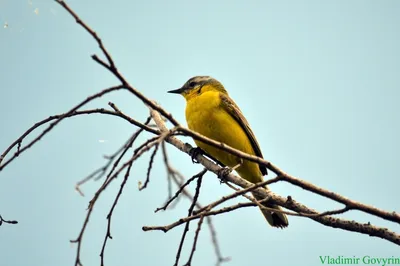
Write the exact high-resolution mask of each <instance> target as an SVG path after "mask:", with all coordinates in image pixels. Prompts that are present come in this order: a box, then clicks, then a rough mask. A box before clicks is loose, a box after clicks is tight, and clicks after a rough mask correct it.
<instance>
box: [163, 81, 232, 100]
mask: <svg viewBox="0 0 400 266" xmlns="http://www.w3.org/2000/svg"><path fill="white" fill-rule="evenodd" d="M207 91H218V92H221V93H224V94H228V92H227V91H226V90H225V88H224V86H223V85H222V84H221V82H219V81H218V80H216V79H214V78H212V77H210V76H196V77H193V78H191V79H189V80H188V81H186V83H185V84H183V86H182V87H181V88H179V89H176V90H171V91H168V92H169V93H177V94H180V95H182V96H183V97H185V99H186V101H188V100H190V99H192V98H194V97H197V96H200V95H201V94H203V93H205V92H207Z"/></svg>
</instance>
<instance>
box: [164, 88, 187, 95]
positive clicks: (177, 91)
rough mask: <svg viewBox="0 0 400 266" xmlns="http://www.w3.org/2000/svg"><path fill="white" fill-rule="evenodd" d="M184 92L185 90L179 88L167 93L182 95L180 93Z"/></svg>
mask: <svg viewBox="0 0 400 266" xmlns="http://www.w3.org/2000/svg"><path fill="white" fill-rule="evenodd" d="M184 90H185V89H184V88H183V87H182V88H179V89H176V90H171V91H168V93H176V94H182V92H183V91H184Z"/></svg>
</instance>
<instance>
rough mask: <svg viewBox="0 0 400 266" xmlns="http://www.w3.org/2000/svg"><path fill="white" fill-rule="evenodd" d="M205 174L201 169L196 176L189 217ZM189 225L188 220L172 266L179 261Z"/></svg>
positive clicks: (175, 265) (204, 170)
mask: <svg viewBox="0 0 400 266" xmlns="http://www.w3.org/2000/svg"><path fill="white" fill-rule="evenodd" d="M206 172H207V170H206V169H203V170H202V171H201V172H200V173H199V175H198V178H197V186H196V192H195V194H194V197H193V202H192V204H191V205H190V207H189V210H188V216H191V215H192V213H193V210H194V207H195V206H196V203H197V199H198V197H199V195H200V187H201V181H202V180H203V176H204V174H205V173H206ZM189 225H190V221H189V220H188V221H187V222H186V225H185V229H183V233H182V238H181V242H180V243H179V248H178V251H177V252H176V260H175V264H174V266H178V263H179V259H180V257H181V252H182V248H183V243H184V242H185V238H186V234H187V232H188V231H189Z"/></svg>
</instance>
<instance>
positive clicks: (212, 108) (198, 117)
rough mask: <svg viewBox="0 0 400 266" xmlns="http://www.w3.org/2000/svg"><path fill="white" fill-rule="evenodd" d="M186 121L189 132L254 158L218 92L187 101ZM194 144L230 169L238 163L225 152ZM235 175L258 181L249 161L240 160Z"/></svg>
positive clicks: (239, 127) (203, 144)
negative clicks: (221, 143) (191, 131)
mask: <svg viewBox="0 0 400 266" xmlns="http://www.w3.org/2000/svg"><path fill="white" fill-rule="evenodd" d="M186 120H187V123H188V126H189V128H190V129H191V130H194V131H196V132H198V133H200V134H202V135H204V136H206V137H209V138H211V139H213V140H216V141H219V142H223V143H225V144H227V145H229V146H231V147H233V148H236V149H238V150H241V151H243V152H246V153H249V154H252V155H255V152H254V150H253V147H252V145H251V142H250V140H249V138H248V136H247V135H246V132H245V131H244V130H243V128H242V127H241V126H240V125H239V123H238V122H237V121H236V120H235V119H234V118H233V116H232V115H230V114H229V113H228V111H227V110H225V109H224V108H223V107H222V105H221V99H220V92H218V91H206V92H204V93H202V94H200V95H198V96H196V97H191V98H190V99H188V101H187V104H186ZM195 142H196V144H197V145H198V146H199V147H200V148H202V149H203V150H204V151H205V152H207V153H209V154H210V155H211V156H213V157H215V158H216V159H217V160H219V161H221V162H222V163H223V164H225V165H227V166H229V167H233V166H235V165H237V164H238V163H239V162H240V159H239V158H237V157H235V156H233V155H231V154H229V153H227V152H224V151H221V150H220V149H218V148H215V147H213V146H210V145H207V144H205V143H203V142H201V141H197V140H195ZM237 172H238V173H239V175H240V176H241V177H243V178H245V179H247V180H249V181H250V182H253V183H256V182H260V181H261V180H262V175H261V172H260V170H259V167H258V165H257V164H255V163H252V162H249V161H244V162H243V164H242V165H241V166H240V167H239V168H238V169H237Z"/></svg>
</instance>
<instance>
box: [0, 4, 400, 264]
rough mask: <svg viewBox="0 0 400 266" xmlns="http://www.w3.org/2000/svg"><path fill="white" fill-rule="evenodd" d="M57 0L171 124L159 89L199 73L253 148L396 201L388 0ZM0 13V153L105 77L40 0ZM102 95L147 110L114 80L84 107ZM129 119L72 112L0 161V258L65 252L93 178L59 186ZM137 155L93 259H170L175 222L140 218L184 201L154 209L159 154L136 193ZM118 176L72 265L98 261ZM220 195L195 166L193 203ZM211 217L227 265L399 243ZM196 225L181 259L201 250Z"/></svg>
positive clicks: (70, 249)
mask: <svg viewBox="0 0 400 266" xmlns="http://www.w3.org/2000/svg"><path fill="white" fill-rule="evenodd" d="M68 3H70V5H71V7H72V8H73V9H74V10H75V11H76V12H77V13H78V14H79V15H80V16H81V17H82V19H84V20H85V21H86V22H87V23H88V24H89V25H90V26H91V27H92V28H93V29H94V30H95V31H96V32H97V33H98V34H99V35H100V36H101V37H102V38H103V41H104V43H105V45H106V47H107V48H108V50H109V51H110V53H111V54H112V55H113V57H114V59H115V62H116V64H117V66H118V67H119V69H120V71H121V72H122V73H123V74H124V75H125V77H126V78H127V79H128V80H129V81H130V82H131V84H133V85H134V86H135V87H137V88H138V89H139V90H140V91H141V92H143V93H144V94H145V95H146V96H148V97H149V98H151V99H154V100H156V101H158V102H159V103H160V104H161V105H162V106H163V107H165V108H166V109H167V110H169V111H170V112H171V113H172V114H173V115H174V116H175V117H176V118H177V119H178V120H179V121H180V122H182V123H184V124H185V120H184V105H185V103H184V100H183V99H182V98H181V97H179V96H176V95H170V94H167V93H166V91H167V90H170V89H174V88H177V87H180V86H181V85H182V84H183V83H184V82H185V81H186V80H187V79H188V78H190V77H191V76H195V75H211V76H213V77H215V78H217V79H219V80H220V81H221V82H222V83H223V84H224V85H225V87H226V88H227V89H228V91H229V92H230V95H231V96H232V98H233V99H234V100H235V101H236V102H237V104H238V105H239V106H240V108H241V109H242V111H243V113H244V114H245V115H246V117H247V118H248V120H249V122H250V124H251V126H252V128H253V130H254V132H255V134H256V136H257V138H258V141H259V142H260V145H261V148H262V150H263V153H264V156H265V158H266V159H267V160H270V161H271V162H273V163H274V164H276V165H278V166H279V167H280V168H282V169H283V170H284V171H286V172H288V173H290V174H292V175H294V176H297V177H299V178H302V179H305V180H307V181H310V182H313V183H315V184H317V185H319V186H321V187H324V188H327V189H330V190H332V191H335V192H338V193H340V194H343V195H345V196H347V197H350V198H352V199H355V200H359V201H361V202H364V203H367V204H372V205H374V206H376V207H380V208H383V209H385V210H389V211H400V209H399V205H398V202H399V196H398V195H399V194H398V188H399V185H400V184H399V178H398V166H399V165H400V159H399V156H398V150H399V149H400V142H399V140H398V136H399V135H400V118H399V113H400V107H399V104H398V101H399V97H400V95H399V94H400V93H399V86H400V76H399V74H398V73H399V70H400V52H399V47H400V31H399V25H400V17H399V13H400V2H399V1H329V2H328V1H317V0H315V1H201V3H200V2H198V3H193V2H188V1H168V2H166V1H128V0H125V1H122V0H118V1H113V2H110V1H94V0H87V1H77V0H71V1H68ZM35 10H36V12H35ZM0 22H1V28H0V59H1V62H0V80H1V86H0V120H1V121H2V123H1V131H0V132H1V136H0V150H1V151H3V150H4V149H5V148H6V147H7V146H8V145H9V144H10V143H11V142H13V141H14V140H15V139H16V138H17V137H18V136H19V135H20V134H22V133H23V132H24V131H25V130H26V129H27V128H28V127H30V126H31V125H33V124H34V123H35V122H36V121H38V120H41V119H43V118H45V117H47V116H49V115H52V114H57V113H62V112H65V111H66V110H68V109H69V108H70V107H72V106H74V105H75V104H77V103H78V102H80V101H81V100H82V99H84V98H85V97H87V96H88V95H90V94H93V93H95V92H97V91H99V90H101V89H103V88H106V87H108V86H110V85H114V84H116V83H115V82H116V79H115V78H114V77H112V76H111V75H110V74H109V73H108V72H106V71H105V70H104V69H103V68H102V67H101V66H99V65H98V64H96V63H95V62H94V61H93V60H91V58H90V55H92V54H94V53H97V54H99V49H98V47H97V44H96V43H95V42H94V40H93V39H92V38H91V37H90V36H89V35H88V34H87V33H86V32H84V31H83V30H82V28H80V27H79V26H78V25H77V24H76V23H75V22H74V21H73V19H72V18H71V17H70V15H68V14H67V13H66V11H64V10H63V9H62V8H61V7H60V6H59V5H57V4H56V3H54V2H53V1H34V0H32V1H31V2H29V1H25V0H23V1H22V0H21V1H20V0H18V1H17V0H0ZM6 25H7V27H4V26H6ZM108 101H113V102H114V103H115V104H116V105H117V106H119V108H120V109H121V110H123V111H124V112H126V113H127V114H130V115H131V116H133V117H135V118H138V119H145V117H146V116H147V112H148V111H147V109H146V108H145V107H144V106H143V105H142V104H140V102H139V101H138V100H136V99H135V98H134V97H133V96H131V95H129V94H127V93H126V92H122V93H116V94H114V95H110V96H109V97H105V98H104V99H100V100H97V101H96V102H94V103H93V104H91V105H90V107H105V108H107V107H108V106H107V102H108ZM133 130H134V128H132V126H131V125H130V124H127V123H126V122H124V121H120V120H118V119H115V118H107V117H104V116H90V117H89V116H85V117H78V118H73V119H70V120H68V121H64V122H62V123H61V124H60V125H59V126H57V127H56V128H55V130H54V131H53V132H51V133H50V134H48V135H47V136H46V137H45V138H44V139H43V140H42V141H41V142H40V143H38V144H37V145H36V146H34V147H33V148H32V149H30V150H29V151H28V152H26V153H24V154H23V155H21V157H20V158H18V160H16V161H15V162H13V163H12V164H11V165H9V166H8V167H6V168H5V170H4V171H2V172H0V214H1V215H3V217H4V218H9V219H16V220H18V221H19V224H18V225H14V226H10V225H3V226H1V227H0V257H1V259H0V260H1V263H2V265H6V266H24V265H40V266H50V265H59V266H66V265H73V262H74V259H75V250H76V249H75V246H74V245H71V244H70V243H69V240H70V239H73V238H75V237H76V236H77V235H78V232H79V230H80V227H81V224H82V222H83V219H84V215H85V208H86V206H87V203H88V201H89V199H90V196H91V195H92V194H93V193H94V191H95V190H96V188H97V187H98V186H99V183H94V182H90V183H88V184H87V185H86V186H84V187H83V189H84V192H85V193H86V194H87V196H86V197H81V196H79V195H78V194H77V193H76V192H75V190H74V185H75V183H76V182H77V181H78V180H80V179H81V178H82V177H84V176H85V175H86V174H88V173H89V172H91V171H92V170H94V169H95V168H97V167H98V166H100V165H101V164H102V163H103V162H104V161H103V159H102V155H103V154H110V153H112V152H113V151H114V150H115V149H116V148H117V147H119V146H120V145H121V144H122V143H123V142H124V141H125V140H126V138H127V137H128V136H129V135H130V134H131V132H132V131H133ZM101 139H104V140H106V142H104V143H101V142H99V140H101ZM186 141H189V140H186ZM25 143H26V142H25ZM169 152H170V157H171V160H172V162H173V164H174V165H175V167H177V168H179V169H180V170H181V171H182V172H183V173H185V174H186V175H188V176H190V175H193V174H194V173H196V172H198V171H199V170H200V169H201V167H200V166H199V165H193V164H191V162H190V158H189V157H187V156H185V155H183V154H181V153H179V152H177V151H176V150H175V149H174V148H173V147H169ZM146 158H148V157H146ZM146 158H143V159H142V160H140V161H139V162H138V163H137V164H136V165H135V166H134V168H133V173H132V176H131V177H130V180H129V183H128V186H127V187H126V190H125V194H124V195H123V197H122V198H121V201H120V204H119V205H118V206H117V209H116V212H115V214H114V220H113V230H112V232H113V236H114V239H113V240H111V241H110V242H109V245H108V249H107V254H106V265H118V266H125V265H126V266H127V265H172V264H173V263H174V260H175V254H176V250H177V246H178V244H179V240H180V235H181V232H182V230H183V227H181V228H177V229H174V230H172V231H170V232H169V233H167V234H164V233H161V232H142V230H141V227H142V226H143V225H162V224H168V223H170V222H173V221H175V220H176V219H178V218H179V217H182V216H185V215H186V213H187V207H188V206H189V203H188V202H187V201H181V202H180V204H179V205H178V207H177V208H176V209H174V210H172V211H168V212H164V213H157V214H154V212H153V211H154V209H156V208H157V207H159V206H160V205H162V203H163V202H164V200H165V198H166V196H167V184H166V177H165V168H164V166H163V164H162V161H161V156H158V157H157V160H156V163H155V165H154V171H153V174H152V179H151V183H150V184H149V188H148V189H146V190H145V191H141V192H139V191H138V190H137V182H138V181H139V180H144V178H145V173H146V168H147V159H146ZM117 181H118V180H117ZM118 182H119V181H118ZM118 182H117V183H115V185H114V186H113V187H110V189H109V190H108V191H107V193H106V194H105V195H104V197H103V198H102V199H101V200H100V202H99V204H98V206H97V208H96V211H95V213H94V216H93V218H92V219H91V223H90V226H89V229H88V232H87V234H86V237H85V242H84V244H83V251H82V252H83V254H82V259H83V262H84V265H85V266H86V265H100V264H99V263H100V262H99V256H98V255H99V253H100V249H101V245H102V239H103V237H104V234H105V230H106V220H105V215H106V214H107V213H108V210H109V207H110V205H111V201H112V199H113V198H114V195H115V193H116V192H117V190H118V188H119V184H118ZM271 188H272V189H273V190H274V191H275V192H276V193H278V194H280V195H282V196H287V195H291V196H292V197H293V198H295V199H296V200H299V201H301V202H303V203H305V204H308V205H309V206H310V207H313V208H316V209H318V210H321V211H324V210H328V209H332V208H336V207H339V205H338V204H333V203H331V202H329V201H327V200H325V199H321V198H320V197H316V196H313V195H310V194H309V193H306V192H304V191H303V190H301V189H297V188H294V187H292V186H290V185H287V184H278V185H274V186H272V187H271ZM192 189H193V188H192ZM229 192H230V191H229V190H228V189H227V188H226V187H225V186H223V185H219V182H218V181H217V180H216V178H215V176H214V175H212V174H207V175H206V178H205V179H204V183H203V190H202V194H201V202H203V203H207V202H210V201H213V200H215V199H217V198H218V197H221V196H222V195H224V194H227V193H229ZM344 217H346V218H349V219H357V220H359V221H361V222H368V221H370V222H372V223H376V224H377V225H381V226H388V227H389V228H391V229H392V230H397V231H399V227H398V225H397V226H396V225H394V224H392V223H388V222H384V221H381V220H379V219H375V218H370V217H368V216H366V215H363V214H360V213H358V212H352V213H349V214H346V215H344ZM214 222H215V226H216V228H217V231H218V237H219V241H220V244H221V249H222V252H223V254H224V255H226V256H231V257H232V261H231V262H229V264H226V265H230V266H242V265H321V263H320V260H319V256H325V255H330V256H338V255H341V256H350V257H352V256H360V257H362V256H364V255H370V256H377V257H385V256H389V257H391V256H398V254H399V253H398V250H399V249H398V246H395V245H394V244H391V243H389V242H387V241H384V240H381V239H377V238H371V237H368V236H365V235H360V234H356V233H350V232H345V231H342V230H338V229H333V228H328V227H324V226H321V225H319V224H317V223H315V222H313V221H311V220H308V219H304V218H303V219H302V218H297V217H290V226H289V228H287V229H285V230H276V229H273V228H270V227H268V226H267V224H266V222H265V221H264V219H263V217H262V215H261V214H260V213H259V212H258V210H256V209H254V208H248V209H241V210H239V211H237V212H234V213H229V214H226V215H224V216H218V217H216V218H214ZM194 228H195V224H193V225H192V231H191V234H190V236H192V234H193V231H194ZM204 229H206V228H204ZM204 229H203V232H202V234H201V235H200V239H199V244H198V248H197V251H196V254H195V256H194V265H214V262H215V256H214V251H213V249H212V246H211V241H210V237H209V232H208V231H207V230H204ZM189 239H191V238H189ZM190 243H191V242H190V241H189V242H188V245H187V247H188V248H189V247H190ZM188 248H185V250H184V253H183V258H182V260H181V262H182V263H183V262H185V261H186V259H187V257H188V251H189V250H188Z"/></svg>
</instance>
